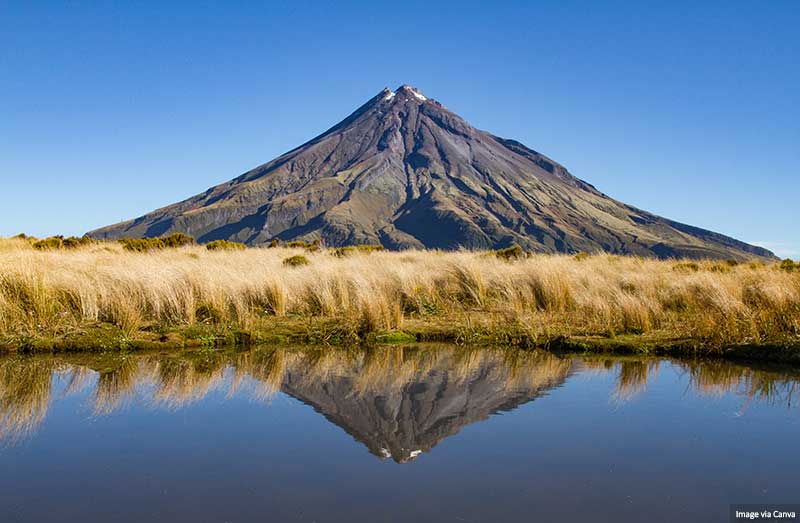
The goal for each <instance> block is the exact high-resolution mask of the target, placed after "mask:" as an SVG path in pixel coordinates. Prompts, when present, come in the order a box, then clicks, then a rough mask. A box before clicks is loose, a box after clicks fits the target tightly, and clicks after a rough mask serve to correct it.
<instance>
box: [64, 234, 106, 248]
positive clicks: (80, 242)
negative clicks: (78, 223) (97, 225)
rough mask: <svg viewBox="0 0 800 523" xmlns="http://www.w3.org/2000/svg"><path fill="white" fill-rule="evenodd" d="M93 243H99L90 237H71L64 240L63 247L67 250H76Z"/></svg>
mask: <svg viewBox="0 0 800 523" xmlns="http://www.w3.org/2000/svg"><path fill="white" fill-rule="evenodd" d="M93 243H97V242H96V241H95V240H93V239H92V238H90V237H88V236H81V237H80V238H78V237H75V236H70V237H69V238H64V241H63V242H62V245H63V246H64V248H65V249H75V248H77V247H83V246H84V245H91V244H93Z"/></svg>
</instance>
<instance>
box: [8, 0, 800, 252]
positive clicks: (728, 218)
mask: <svg viewBox="0 0 800 523" xmlns="http://www.w3.org/2000/svg"><path fill="white" fill-rule="evenodd" d="M96 4H103V5H96ZM798 28H800V4H799V3H798V2H797V1H796V0H786V1H780V0H764V1H755V0H753V1H747V2H744V1H732V0H726V1H710V0H709V1H703V2H694V1H692V2H680V1H674V2H658V3H656V2H640V1H630V2H574V1H573V2H571V1H553V2H532V1H527V2H464V1H459V2H450V3H448V2H433V1H430V0H428V1H424V2H416V1H411V0H399V1H393V2H376V1H369V2H322V1H319V2H309V3H305V2H298V1H294V2H285V3H284V2H263V3H258V2H241V3H239V2H233V1H226V2H199V1H196V2H186V3H184V4H182V3H181V2H177V1H175V2H104V3H101V2H44V1H40V2H27V1H21V0H20V1H18V2H7V1H2V0H0V195H1V196H0V235H11V234H16V233H18V232H23V231H24V232H27V233H29V234H34V235H38V236H44V235H50V234H57V233H60V234H82V233H84V232H86V231H87V230H90V229H93V228H96V227H99V226H102V225H107V224H109V223H114V222H118V221H120V220H122V219H129V218H133V217H136V216H139V215H141V214H143V213H145V212H147V211H150V210H153V209H155V208H157V207H161V206H163V205H166V204H169V203H173V202H175V201H178V200H181V199H184V198H186V197H188V196H191V195H194V194H196V193H199V192H202V191H204V190H205V189H207V188H208V187H211V186H213V185H216V184H218V183H220V182H224V181H227V180H229V179H231V178H233V177H235V176H237V175H239V174H241V173H242V172H245V171H247V170H249V169H251V168H252V167H255V166H256V165H259V164H261V163H264V162H267V161H268V160H270V159H272V158H274V157H275V156H277V155H279V154H280V153H282V152H285V151H286V150H289V149H291V148H293V147H295V146H297V145H299V144H300V143H302V142H304V141H306V140H308V139H310V138H312V137H313V136H315V135H316V134H318V133H320V132H322V131H323V130H325V129H327V128H328V127H330V126H331V125H333V124H335V123H337V122H338V121H339V120H341V119H342V118H344V117H345V116H347V115H348V114H349V113H350V112H351V111H353V110H354V109H355V108H356V107H357V106H358V105H360V104H361V103H363V102H364V101H366V100H367V99H368V98H370V97H372V96H374V95H375V94H376V93H377V92H378V91H380V90H381V89H382V88H383V87H385V86H388V87H390V88H393V89H394V88H396V87H397V86H399V85H400V84H404V83H407V84H411V85H413V86H416V87H417V88H419V89H420V90H421V91H422V92H424V93H425V94H426V95H428V96H430V97H433V98H436V99H437V100H439V101H440V102H442V103H443V104H444V105H446V106H447V107H448V108H449V109H451V110H453V111H454V112H456V113H458V114H460V115H461V116H463V117H464V118H466V119H467V120H468V121H469V122H470V123H472V124H473V125H475V126H476V127H479V128H482V129H485V130H488V131H491V132H493V133H494V134H497V135H499V136H503V137H509V138H515V139H517V140H519V141H521V142H523V143H525V144H526V145H528V146H530V147H532V148H534V149H536V150H537V151H540V152H542V153H544V154H546V155H548V156H550V157H552V158H553V159H555V160H556V161H558V162H560V163H562V164H564V165H565V166H566V167H567V168H568V169H570V171H571V172H572V173H573V174H575V175H576V176H578V177H580V178H583V179H585V180H587V181H589V182H590V183H592V184H594V185H595V186H596V187H597V188H598V189H600V190H602V191H603V192H605V193H607V194H609V195H610V196H612V197H614V198H617V199H619V200H622V201H624V202H626V203H629V204H632V205H635V206H637V207H640V208H643V209H646V210H649V211H652V212H655V213H657V214H661V215H663V216H666V217H669V218H672V219H675V220H679V221H682V222H686V223H690V224H692V225H697V226H700V227H704V228H708V229H712V230H715V231H719V232H722V233H725V234H728V235H731V236H734V237H736V238H739V239H742V240H745V241H749V242H753V243H758V244H760V245H764V246H766V247H768V248H771V249H773V250H774V251H775V252H776V253H777V254H779V255H781V256H792V257H795V258H800V227H798V216H800V211H798V207H800V202H798V197H800V58H799V57H800V29H798Z"/></svg>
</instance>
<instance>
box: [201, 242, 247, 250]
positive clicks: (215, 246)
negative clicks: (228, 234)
mask: <svg viewBox="0 0 800 523" xmlns="http://www.w3.org/2000/svg"><path fill="white" fill-rule="evenodd" d="M246 248H247V245H245V244H243V243H239V242H232V241H229V240H214V241H213V242H208V243H207V244H206V249H208V250H209V251H241V250H244V249H246Z"/></svg>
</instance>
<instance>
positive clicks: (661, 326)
mask: <svg viewBox="0 0 800 523" xmlns="http://www.w3.org/2000/svg"><path fill="white" fill-rule="evenodd" d="M301 255H302V256H303V257H304V258H305V259H306V260H307V261H308V263H307V264H294V263H286V260H290V259H292V258H293V257H297V256H301ZM283 317H288V318H293V319H298V318H301V319H302V318H327V319H332V320H336V321H337V322H339V323H340V324H341V325H343V326H346V328H347V329H348V330H349V331H351V332H352V333H353V334H354V336H355V337H357V338H360V337H363V336H364V335H365V334H368V333H370V332H376V331H392V330H397V329H402V327H403V324H404V322H408V321H409V320H414V321H415V322H416V323H420V322H422V323H425V322H429V323H431V324H439V325H446V326H448V327H449V328H470V326H472V325H473V324H474V325H477V326H479V327H480V328H481V329H489V330H492V329H495V330H498V331H503V330H508V331H515V332H520V333H526V334H528V335H530V336H531V337H532V338H538V337H542V336H544V337H548V336H557V335H599V336H614V335H621V334H652V335H659V336H663V337H666V338H669V339H692V340H698V341H702V342H703V343H707V344H711V345H716V346H722V345H725V344H734V343H754V344H758V343H764V342H768V341H769V342H771V341H781V342H785V341H789V342H792V343H795V342H797V340H798V337H799V336H800V271H797V270H791V269H789V270H787V269H786V268H785V267H784V268H781V266H779V265H778V264H773V265H765V264H761V263H752V264H738V265H734V264H727V263H723V262H715V261H699V262H685V261H658V260H650V259H641V258H634V257H619V256H611V255H603V254H598V255H591V256H580V257H572V256H553V255H534V256H529V257H519V258H509V259H504V258H502V257H498V256H495V255H491V254H489V253H485V252H467V251H461V252H439V251H403V252H388V251H374V252H371V251H369V250H366V249H365V250H355V251H354V252H352V253H349V254H348V255H347V256H342V255H339V254H337V251H335V250H328V249H321V248H320V249H317V250H313V251H310V250H308V249H300V248H284V247H275V248H261V249H234V250H208V249H206V248H205V247H204V246H197V245H187V246H181V247H178V248H171V249H164V250H154V251H148V252H142V253H140V252H132V251H129V250H125V249H123V247H122V246H121V245H119V244H115V243H108V242H97V243H91V244H87V245H83V246H78V247H75V248H71V249H65V250H37V249H34V248H32V247H31V244H30V242H28V241H26V240H22V239H4V240H2V239H0V336H6V337H14V336H16V337H26V336H28V337H36V336H42V335H53V336H56V335H62V334H65V333H69V332H72V331H75V330H77V329H84V328H86V327H87V326H90V325H97V324H103V323H105V324H111V325H114V326H116V327H117V328H119V329H121V330H122V332H124V333H125V335H126V336H129V337H135V336H136V335H137V333H140V332H141V331H142V330H143V329H147V330H149V331H153V330H157V331H158V330H164V329H170V328H184V327H191V326H196V325H210V326H219V327H224V328H229V329H240V330H244V331H248V330H254V329H258V328H259V325H264V322H267V323H268V322H269V321H270V318H283ZM476 328H477V327H476Z"/></svg>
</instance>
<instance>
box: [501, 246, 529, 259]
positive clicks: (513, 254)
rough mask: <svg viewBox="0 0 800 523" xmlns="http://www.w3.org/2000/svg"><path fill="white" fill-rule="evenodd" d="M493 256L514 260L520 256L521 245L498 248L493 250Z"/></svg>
mask: <svg viewBox="0 0 800 523" xmlns="http://www.w3.org/2000/svg"><path fill="white" fill-rule="evenodd" d="M494 254H495V256H497V257H498V258H500V259H502V260H516V259H519V258H520V257H521V256H522V247H520V246H519V245H517V244H514V245H512V246H511V247H506V248H505V249H498V250H496V251H494Z"/></svg>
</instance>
